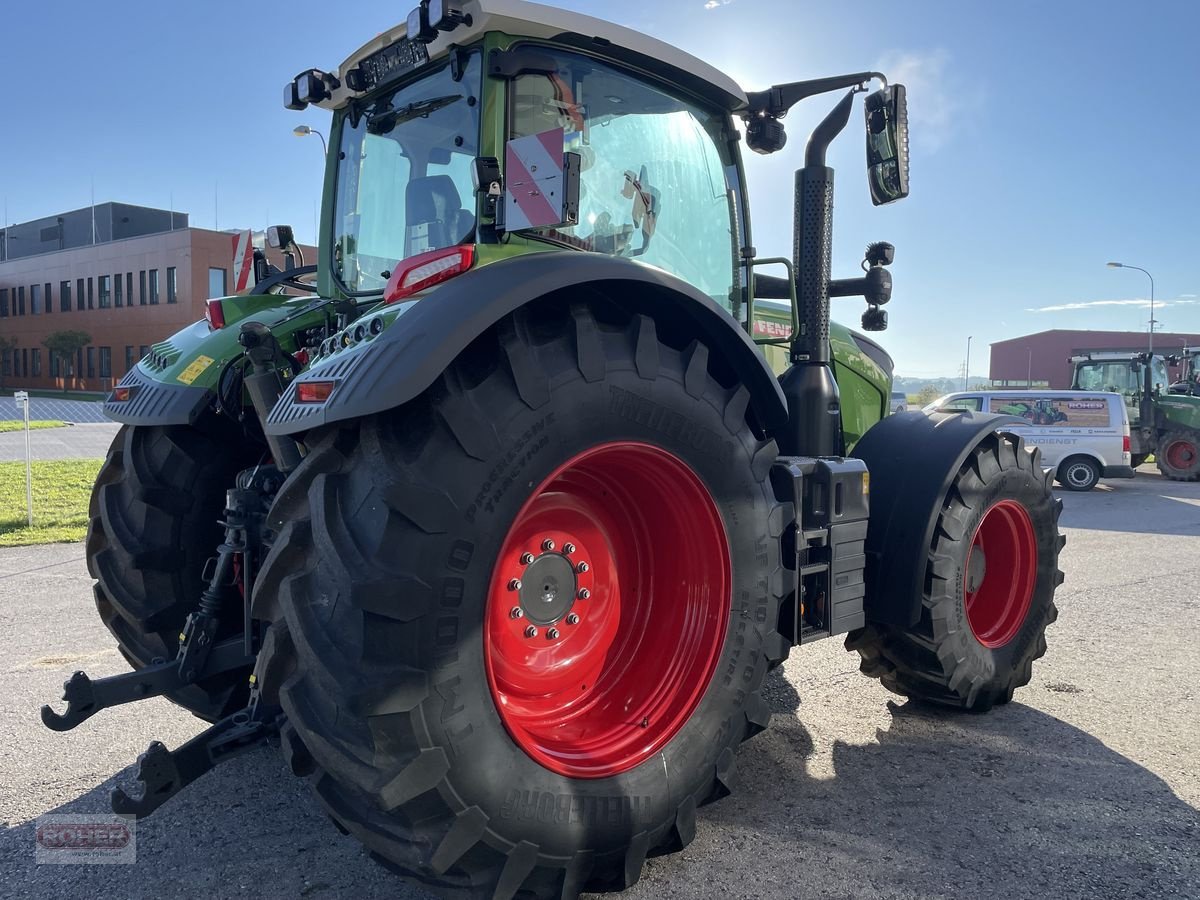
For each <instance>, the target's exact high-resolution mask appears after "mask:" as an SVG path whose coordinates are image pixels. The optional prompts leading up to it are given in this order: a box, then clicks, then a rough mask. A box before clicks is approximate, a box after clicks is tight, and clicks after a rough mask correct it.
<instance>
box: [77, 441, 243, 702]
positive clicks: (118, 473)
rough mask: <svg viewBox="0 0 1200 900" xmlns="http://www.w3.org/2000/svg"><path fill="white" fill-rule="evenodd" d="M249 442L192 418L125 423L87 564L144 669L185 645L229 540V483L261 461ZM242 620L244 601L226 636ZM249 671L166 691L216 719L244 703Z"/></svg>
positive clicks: (102, 608)
mask: <svg viewBox="0 0 1200 900" xmlns="http://www.w3.org/2000/svg"><path fill="white" fill-rule="evenodd" d="M243 447H244V444H243V443H242V442H241V441H240V440H237V441H236V442H235V439H234V438H233V437H230V438H229V439H228V440H221V438H220V437H218V436H216V435H214V434H210V433H207V432H205V431H201V430H200V429H198V428H193V427H190V426H185V425H169V426H142V425H138V426H131V425H126V426H125V427H123V428H122V429H121V430H120V431H118V432H117V436H116V437H115V438H114V439H113V442H112V446H111V447H110V448H109V451H108V457H107V458H106V459H105V460H104V465H103V466H101V468H100V473H99V475H97V477H96V485H95V487H94V488H93V489H92V498H91V503H90V505H89V510H88V513H89V523H88V534H87V545H86V555H87V566H88V572H89V573H90V574H91V576H92V577H93V578H95V579H96V584H95V587H94V593H95V599H96V609H97V611H98V612H99V613H100V618H101V620H102V621H103V622H104V625H105V627H106V628H108V630H109V631H110V632H111V633H112V635H113V637H115V638H116V639H117V649H118V650H120V651H121V655H122V656H124V657H125V659H126V660H128V662H129V664H130V665H131V666H133V668H135V669H142V668H145V667H146V666H148V665H150V664H151V663H152V662H154V661H155V660H159V659H171V658H172V657H174V656H175V653H176V651H177V650H178V647H179V631H180V629H181V628H182V627H183V624H184V620H185V619H186V618H187V614H188V613H189V612H191V611H192V610H194V609H195V608H196V607H197V606H198V605H199V601H200V592H201V591H202V590H203V589H204V582H203V581H202V580H201V577H200V576H201V573H202V572H203V569H204V564H205V562H206V561H207V560H208V559H209V557H211V556H215V555H216V549H217V545H218V544H219V543H220V541H221V537H222V534H223V531H222V529H221V527H220V525H218V524H217V520H218V519H219V518H220V516H221V511H222V510H223V509H224V508H225V491H226V489H228V488H231V487H233V483H234V477H235V475H236V474H237V472H238V471H239V470H240V469H243V468H245V467H246V466H247V465H250V464H251V463H252V462H253V459H254V457H251V456H249V455H248V454H249V451H248V450H246V449H241V448H243ZM241 626H242V614H241V609H240V608H239V609H238V610H237V611H236V615H234V614H233V613H232V611H231V614H230V615H229V616H224V617H222V626H221V630H220V632H219V637H221V638H224V637H227V636H229V635H230V634H236V633H238V632H240V631H241ZM248 675H249V672H248V671H243V670H238V671H235V672H226V673H224V674H222V675H217V676H215V677H213V678H210V679H207V680H205V681H201V682H199V683H197V684H194V685H189V686H188V687H186V688H183V689H181V690H179V691H175V692H172V693H170V694H168V695H167V696H168V699H170V700H172V701H174V702H175V703H178V704H179V705H180V706H183V707H185V708H187V709H189V710H191V711H192V712H194V713H195V714H196V715H198V716H200V717H201V718H202V719H207V720H209V721H214V720H216V719H219V718H221V717H222V716H224V715H226V714H228V713H229V712H232V711H234V710H237V709H240V708H241V707H243V706H245V700H246V693H247V691H246V678H247V676H248Z"/></svg>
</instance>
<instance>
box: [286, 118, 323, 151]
mask: <svg viewBox="0 0 1200 900" xmlns="http://www.w3.org/2000/svg"><path fill="white" fill-rule="evenodd" d="M292 134H294V135H295V136H296V137H307V136H308V135H310V134H315V135H316V136H317V137H319V138H320V139H321V150H322V151H323V152H324V153H325V155H326V156H328V155H329V148H328V147H326V146H325V136H324V135H323V134H321V132H319V131H317V129H315V128H309V127H308V126H307V125H297V126H296V127H295V128H293V129H292Z"/></svg>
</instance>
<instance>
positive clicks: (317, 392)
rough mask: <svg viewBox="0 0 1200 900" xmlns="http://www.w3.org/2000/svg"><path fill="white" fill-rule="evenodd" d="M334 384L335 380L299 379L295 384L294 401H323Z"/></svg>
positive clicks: (331, 391)
mask: <svg viewBox="0 0 1200 900" xmlns="http://www.w3.org/2000/svg"><path fill="white" fill-rule="evenodd" d="M336 384H337V382H336V381H301V382H300V383H299V384H297V385H296V402H297V403H324V402H325V401H326V400H328V399H329V395H330V394H332V393H333V388H334V385H336Z"/></svg>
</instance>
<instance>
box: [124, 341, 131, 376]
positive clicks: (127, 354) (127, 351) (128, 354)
mask: <svg viewBox="0 0 1200 900" xmlns="http://www.w3.org/2000/svg"><path fill="white" fill-rule="evenodd" d="M132 368H133V346H132V345H131V344H126V345H125V371H126V372H128V371H129V370H130V369H132Z"/></svg>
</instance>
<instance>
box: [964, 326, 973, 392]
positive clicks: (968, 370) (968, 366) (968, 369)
mask: <svg viewBox="0 0 1200 900" xmlns="http://www.w3.org/2000/svg"><path fill="white" fill-rule="evenodd" d="M972 337H974V335H971V334H968V335H967V364H966V366H964V367H963V368H964V371H963V390H964V391H969V390H970V389H971V388H970V387H969V386H968V385H967V382H968V381H970V380H971V338H972Z"/></svg>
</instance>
